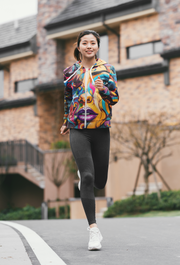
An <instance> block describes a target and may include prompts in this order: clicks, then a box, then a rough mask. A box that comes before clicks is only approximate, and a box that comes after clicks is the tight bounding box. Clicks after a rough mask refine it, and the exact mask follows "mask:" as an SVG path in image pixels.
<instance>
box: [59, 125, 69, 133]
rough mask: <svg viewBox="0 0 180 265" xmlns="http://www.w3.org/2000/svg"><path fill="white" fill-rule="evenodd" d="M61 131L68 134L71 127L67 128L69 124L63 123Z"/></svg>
mask: <svg viewBox="0 0 180 265" xmlns="http://www.w3.org/2000/svg"><path fill="white" fill-rule="evenodd" d="M60 133H61V134H62V135H65V134H68V133H69V129H68V128H67V126H65V125H63V126H62V127H61V129H60Z"/></svg>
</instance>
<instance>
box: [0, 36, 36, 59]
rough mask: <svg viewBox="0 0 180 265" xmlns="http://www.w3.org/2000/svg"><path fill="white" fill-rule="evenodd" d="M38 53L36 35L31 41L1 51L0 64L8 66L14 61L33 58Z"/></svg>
mask: <svg viewBox="0 0 180 265" xmlns="http://www.w3.org/2000/svg"><path fill="white" fill-rule="evenodd" d="M36 53H37V45H36V35H34V36H33V37H32V38H31V39H30V40H28V41H26V42H22V43H18V44H16V45H11V46H8V47H4V48H1V49H0V64H7V63H10V62H11V61H13V60H17V59H20V58H24V57H27V56H32V55H35V54H36Z"/></svg>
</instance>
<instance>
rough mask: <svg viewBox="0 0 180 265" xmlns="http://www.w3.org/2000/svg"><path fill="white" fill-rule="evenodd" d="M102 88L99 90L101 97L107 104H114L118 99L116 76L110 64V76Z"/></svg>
mask: <svg viewBox="0 0 180 265" xmlns="http://www.w3.org/2000/svg"><path fill="white" fill-rule="evenodd" d="M103 88H104V89H103V90H101V91H99V93H100V95H101V97H102V99H103V100H104V101H106V102H107V103H108V104H109V105H115V104H116V103H117V102H118V101H119V95H118V88H117V77H116V71H115V69H114V66H112V65H111V66H110V77H109V81H108V84H107V85H104V86H103Z"/></svg>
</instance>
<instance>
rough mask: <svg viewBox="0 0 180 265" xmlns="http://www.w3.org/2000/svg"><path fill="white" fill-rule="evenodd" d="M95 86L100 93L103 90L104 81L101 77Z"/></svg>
mask: <svg viewBox="0 0 180 265" xmlns="http://www.w3.org/2000/svg"><path fill="white" fill-rule="evenodd" d="M94 85H95V88H97V89H99V90H100V91H101V90H103V81H102V79H101V78H100V77H99V76H98V78H97V79H96V81H95V82H94Z"/></svg>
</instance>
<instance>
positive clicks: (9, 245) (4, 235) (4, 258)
mask: <svg viewBox="0 0 180 265" xmlns="http://www.w3.org/2000/svg"><path fill="white" fill-rule="evenodd" d="M0 264H1V265H32V263H31V261H30V259H29V257H28V255H27V252H26V249H25V247H24V244H23V243H22V240H21V238H20V237H19V235H18V233H17V232H16V231H15V230H14V229H13V228H11V227H9V226H7V225H4V224H1V223H0Z"/></svg>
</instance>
